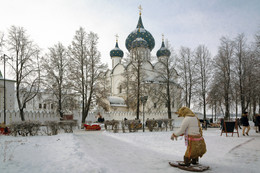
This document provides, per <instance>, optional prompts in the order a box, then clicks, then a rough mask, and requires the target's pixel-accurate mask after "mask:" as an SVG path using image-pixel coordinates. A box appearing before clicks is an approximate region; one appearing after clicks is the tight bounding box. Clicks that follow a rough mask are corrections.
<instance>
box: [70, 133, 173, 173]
mask: <svg viewBox="0 0 260 173" xmlns="http://www.w3.org/2000/svg"><path fill="white" fill-rule="evenodd" d="M75 136H76V137H77V138H78V139H79V140H80V141H82V142H80V144H81V146H80V147H82V148H84V150H85V151H86V153H87V154H88V155H90V156H92V157H93V160H94V162H95V163H96V164H97V165H98V167H100V168H101V171H102V172H104V173H105V172H111V173H112V172H118V173H119V172H122V173H133V172H135V173H143V172H144V170H146V171H147V172H149V173H158V172H168V171H169V172H170V171H172V168H170V167H169V166H168V164H167V163H168V161H169V159H170V155H168V157H165V154H159V153H158V152H155V151H153V150H149V149H146V148H143V147H138V146H135V145H131V144H130V143H127V142H124V141H120V140H118V139H115V138H112V137H110V136H107V135H104V134H103V133H100V132H90V133H88V134H84V135H81V134H76V135H75ZM167 170H168V171H167Z"/></svg>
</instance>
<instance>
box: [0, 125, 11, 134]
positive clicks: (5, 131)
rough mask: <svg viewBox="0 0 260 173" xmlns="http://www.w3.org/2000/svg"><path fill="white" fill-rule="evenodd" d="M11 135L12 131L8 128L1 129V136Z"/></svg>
mask: <svg viewBox="0 0 260 173" xmlns="http://www.w3.org/2000/svg"><path fill="white" fill-rule="evenodd" d="M9 133H10V130H9V129H8V128H7V127H6V128H3V127H0V135H9Z"/></svg>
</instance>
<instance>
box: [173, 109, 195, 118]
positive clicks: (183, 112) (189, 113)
mask: <svg viewBox="0 0 260 173" xmlns="http://www.w3.org/2000/svg"><path fill="white" fill-rule="evenodd" d="M176 114H179V116H178V117H185V116H190V117H195V114H194V113H193V112H192V111H191V110H190V109H189V108H188V107H185V106H184V107H181V108H180V109H179V110H178V112H176Z"/></svg>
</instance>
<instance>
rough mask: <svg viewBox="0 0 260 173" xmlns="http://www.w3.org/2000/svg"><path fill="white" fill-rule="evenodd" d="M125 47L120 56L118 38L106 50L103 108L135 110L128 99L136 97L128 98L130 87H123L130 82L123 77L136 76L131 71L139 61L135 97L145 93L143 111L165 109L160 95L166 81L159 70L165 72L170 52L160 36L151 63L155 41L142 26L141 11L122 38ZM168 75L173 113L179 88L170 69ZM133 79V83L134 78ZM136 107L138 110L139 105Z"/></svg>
mask: <svg viewBox="0 0 260 173" xmlns="http://www.w3.org/2000/svg"><path fill="white" fill-rule="evenodd" d="M117 37H118V36H117ZM125 46H126V48H127V50H128V51H129V56H128V57H124V52H123V51H122V50H121V49H120V48H119V43H118V38H117V39H116V45H115V48H114V49H112V50H111V51H110V57H111V60H112V69H111V70H108V71H107V72H106V73H105V78H106V80H107V83H106V85H107V88H109V90H110V91H109V96H108V99H107V100H106V101H105V102H106V105H108V106H107V107H106V108H105V110H106V111H110V112H113V111H123V112H129V111H130V112H131V111H132V112H134V111H136V110H135V109H134V108H133V106H132V107H131V105H133V103H132V102H136V100H137V96H135V97H136V99H132V100H131V99H130V97H131V96H129V92H128V90H130V86H127V85H130V82H129V83H127V81H129V79H127V78H128V77H129V76H131V77H130V78H132V79H134V80H136V79H137V78H135V77H133V76H134V75H131V74H133V73H136V72H134V70H133V69H137V66H138V64H140V68H139V69H141V70H140V75H141V77H140V78H141V82H140V83H141V85H140V87H141V89H140V90H141V93H140V95H139V96H140V97H139V98H141V97H143V96H145V95H146V96H148V100H147V103H146V106H145V112H159V111H165V112H166V111H167V106H166V105H167V103H166V101H165V100H164V98H163V95H165V94H166V80H165V79H164V77H165V75H166V74H163V75H162V74H161V73H163V72H165V73H166V68H165V63H167V60H168V59H169V57H170V56H171V52H170V51H169V50H168V49H167V48H166V46H165V43H164V38H162V43H161V48H160V49H159V50H158V51H157V53H156V56H157V59H156V62H154V61H153V62H152V55H151V51H152V50H153V48H154V46H155V40H154V38H153V36H152V34H151V33H150V32H149V31H147V30H146V29H145V28H144V25H143V22H142V16H141V11H140V13H139V20H138V23H137V27H136V29H135V30H134V31H132V32H131V33H130V34H129V35H128V37H127V38H126V41H125ZM171 74H172V75H171V78H170V79H169V80H168V81H169V82H170V93H171V94H170V95H171V110H172V112H174V111H177V110H178V108H179V107H181V91H182V88H181V87H180V86H179V85H178V74H177V72H176V70H175V69H172V71H171ZM127 76H128V77H127ZM134 82H135V83H137V81H134ZM163 86H164V87H163ZM129 100H130V101H129ZM140 103H141V102H140ZM140 105H142V104H140ZM103 108H104V107H103ZM140 108H141V109H140V110H142V107H140Z"/></svg>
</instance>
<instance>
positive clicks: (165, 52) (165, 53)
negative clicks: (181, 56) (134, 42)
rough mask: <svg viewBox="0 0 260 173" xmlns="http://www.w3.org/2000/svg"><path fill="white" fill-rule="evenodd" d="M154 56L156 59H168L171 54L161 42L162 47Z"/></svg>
mask: <svg viewBox="0 0 260 173" xmlns="http://www.w3.org/2000/svg"><path fill="white" fill-rule="evenodd" d="M156 56H157V57H160V56H167V57H169V56H171V52H170V51H169V50H168V49H167V48H166V47H165V45H164V41H162V46H161V48H160V49H159V50H158V51H157V53H156Z"/></svg>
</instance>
